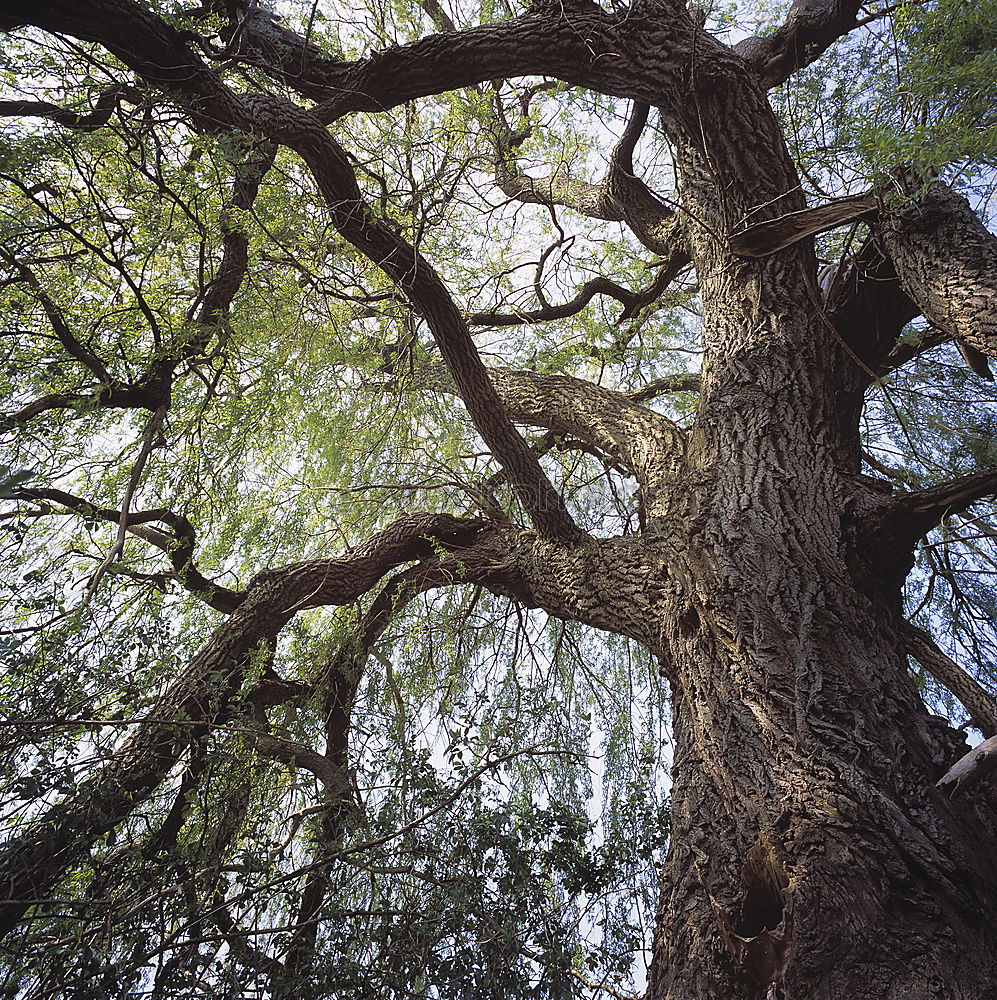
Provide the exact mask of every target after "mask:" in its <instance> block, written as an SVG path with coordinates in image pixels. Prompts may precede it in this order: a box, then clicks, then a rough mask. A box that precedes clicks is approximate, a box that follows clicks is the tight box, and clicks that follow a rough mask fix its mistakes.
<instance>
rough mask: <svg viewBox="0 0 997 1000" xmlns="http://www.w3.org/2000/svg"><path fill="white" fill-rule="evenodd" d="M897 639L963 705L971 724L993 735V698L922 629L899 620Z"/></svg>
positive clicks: (996, 721) (996, 729) (996, 706)
mask: <svg viewBox="0 0 997 1000" xmlns="http://www.w3.org/2000/svg"><path fill="white" fill-rule="evenodd" d="M900 638H901V639H902V640H903V642H904V645H905V646H906V648H907V652H908V653H909V654H910V655H911V656H913V657H914V659H915V660H917V662H918V663H920V664H921V666H923V667H924V668H925V670H927V671H928V673H930V674H931V676H932V677H934V678H935V680H936V681H938V683H939V684H941V685H943V686H944V687H946V688H948V689H949V691H951V692H952V693H953V694H954V695H955V696H956V697H957V698H958V699H959V701H961V702H962V703H963V705H965V706H966V710H967V711H968V712H969V716H970V720H971V721H972V723H973V725H974V726H975V727H976V728H977V729H979V731H980V732H981V733H983V735H984V736H986V737H990V736H994V735H997V700H995V699H994V697H993V695H991V694H988V693H987V691H986V690H985V689H984V687H983V686H982V685H981V684H979V683H977V682H976V681H975V680H973V678H972V677H970V676H969V674H967V673H966V671H965V670H963V669H962V667H960V666H959V664H958V663H956V662H955V660H953V659H952V658H951V657H949V656H946V655H945V654H944V653H943V652H942V651H941V650H940V649H939V648H938V646H937V645H935V642H934V640H933V639H932V638H931V636H930V635H928V633H927V632H925V631H924V630H923V629H919V628H918V627H917V626H916V625H911V624H910V623H908V622H902V623H901V625H900Z"/></svg>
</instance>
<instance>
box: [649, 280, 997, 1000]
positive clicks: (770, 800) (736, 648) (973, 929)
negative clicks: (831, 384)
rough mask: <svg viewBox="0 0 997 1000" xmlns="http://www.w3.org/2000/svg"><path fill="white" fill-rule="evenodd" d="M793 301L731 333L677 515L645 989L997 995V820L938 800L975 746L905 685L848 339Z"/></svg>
mask: <svg viewBox="0 0 997 1000" xmlns="http://www.w3.org/2000/svg"><path fill="white" fill-rule="evenodd" d="M724 274H725V276H726V277H725V279H724V280H727V281H728V283H729V284H730V286H731V287H734V286H736V284H737V278H736V273H735V272H733V271H731V270H730V269H728V270H726V271H725V272H724ZM771 278H772V275H771V274H769V275H768V276H766V275H764V274H760V275H758V276H757V280H758V281H759V282H760V283H764V282H766V280H771ZM783 278H784V281H783V283H782V285H781V286H779V287H783V288H785V287H786V273H785V269H784V274H783ZM769 287H776V286H775V285H774V284H770V285H769ZM790 287H791V284H790ZM768 298H769V301H770V303H771V302H772V299H773V296H772V294H769V295H768ZM773 306H774V308H773V310H772V311H773V312H775V313H776V314H779V313H781V319H780V321H779V322H778V323H776V324H775V325H774V326H773V327H772V328H771V329H770V330H768V332H767V333H766V334H765V335H764V337H757V338H751V337H742V338H740V340H736V339H734V338H732V337H731V336H729V334H725V333H724V332H723V330H721V329H720V327H722V326H723V323H721V322H718V323H717V330H718V333H717V341H716V342H717V344H718V349H723V350H724V351H725V352H726V358H725V363H724V365H723V366H722V369H721V370H722V371H723V373H724V382H723V384H722V385H721V386H719V388H718V385H717V381H716V380H714V382H713V386H712V388H711V387H710V385H709V380H707V381H708V385H707V388H706V390H705V394H704V404H703V410H702V411H701V414H700V418H701V423H703V424H704V425H705V426H706V427H707V428H708V430H707V432H706V434H705V435H704V436H703V438H701V439H699V441H698V443H697V448H696V449H695V450H694V451H693V452H692V453H691V455H690V462H691V463H695V464H697V465H698V467H699V473H698V475H697V474H696V473H694V472H692V471H691V472H690V474H689V476H688V477H687V478H686V479H685V481H684V484H683V487H682V488H681V489H676V490H675V492H674V494H673V496H672V497H670V498H669V501H668V503H664V502H663V503H662V504H661V507H660V508H659V513H660V514H661V520H662V523H663V524H671V525H684V526H685V527H684V529H681V530H682V534H681V537H673V538H671V539H670V543H669V548H670V551H671V553H672V555H671V557H670V559H669V562H668V581H669V592H670V595H671V596H670V607H669V611H668V614H667V616H666V620H665V622H664V627H663V642H662V644H663V646H664V647H665V648H666V649H667V650H668V652H669V655H670V660H671V663H670V673H671V678H672V692H673V719H674V739H675V757H674V768H673V782H674V783H673V790H672V827H671V829H672V840H671V848H670V853H669V857H668V860H667V864H666V869H665V873H664V878H663V885H662V894H661V903H660V910H659V914H658V925H657V931H656V935H655V940H654V951H653V964H652V970H651V977H650V984H649V988H648V994H647V996H648V998H649V1000H693V998H696V1000H699V998H703V1000H707V998H709V1000H713V998H719V997H723V998H725V1000H733V998H737V1000H740V998H743V1000H763V998H768V997H789V998H792V1000H809V998H815V1000H816V998H822V1000H830V998H842V1000H844V998H847V1000H863V998H869V1000H884V998H897V1000H900V998H904V1000H910V998H929V997H930V998H933V1000H934V998H946V1000H949V998H951V1000H955V998H960V1000H970V998H977V1000H978V998H980V997H984V996H987V995H991V994H990V991H991V990H992V989H993V983H994V982H997V933H995V929H994V927H993V925H992V923H991V922H990V921H989V920H987V919H985V915H989V914H993V913H994V912H995V906H997V899H995V887H997V870H995V865H994V858H995V857H997V851H995V848H997V844H995V838H994V833H993V813H992V811H991V809H990V806H989V804H988V803H986V802H984V801H983V800H982V799H972V798H971V797H964V798H961V799H960V800H959V801H957V802H950V801H949V799H948V798H947V796H946V795H945V794H943V793H942V792H941V791H939V790H938V789H937V788H936V787H935V782H936V781H937V779H938V778H939V777H940V776H941V775H942V774H943V773H944V772H945V770H946V768H947V767H948V766H949V764H951V763H952V761H953V760H954V759H955V758H956V757H957V756H958V753H959V743H960V742H961V740H960V735H959V734H956V733H954V732H953V731H952V730H950V729H948V727H947V726H946V725H945V724H944V723H943V722H942V721H941V720H938V719H935V718H933V717H931V716H929V715H928V714H927V712H926V710H925V708H924V705H923V703H922V701H921V699H920V697H919V695H918V693H917V691H916V689H915V687H914V685H913V682H912V681H911V679H910V677H909V676H908V674H907V672H906V669H905V662H906V661H905V657H904V656H903V655H902V654H901V652H900V650H901V649H902V643H901V641H900V640H899V639H898V637H897V634H896V631H895V629H896V622H897V616H898V613H899V607H900V600H899V597H900V595H899V582H900V579H901V578H902V577H901V576H900V575H891V573H889V572H887V569H886V568H885V567H887V566H888V565H889V564H888V563H887V561H886V560H882V561H880V560H879V559H878V555H877V553H876V552H875V550H874V548H872V545H873V544H874V543H873V542H871V541H870V540H869V539H868V537H867V536H866V534H865V533H864V532H863V531H862V530H861V528H860V525H861V523H862V513H863V511H865V510H867V509H869V508H870V506H871V505H872V504H874V503H875V498H874V497H872V496H871V495H869V494H868V493H866V492H865V491H866V490H867V487H865V486H864V485H863V483H862V477H859V476H856V475H854V474H852V473H849V472H841V471H839V470H840V469H841V466H842V462H841V456H842V454H843V453H844V452H846V451H847V448H844V447H843V445H842V442H841V441H836V440H835V439H834V435H833V434H830V433H828V428H832V427H834V426H836V425H837V426H841V421H840V420H839V421H837V422H835V421H833V420H828V418H827V414H826V413H825V414H822V413H821V410H822V409H824V407H825V406H828V405H830V404H829V403H827V402H826V401H827V399H828V395H829V394H828V392H827V390H826V387H824V386H822V385H821V382H822V380H823V375H822V373H823V372H827V371H830V370H833V368H834V366H835V365H840V364H842V363H844V362H843V360H842V358H841V357H840V356H839V357H834V355H836V354H837V353H838V350H839V347H838V344H837V342H836V341H835V340H834V339H833V338H830V337H828V335H827V334H826V332H823V331H822V329H821V326H820V324H819V323H817V322H813V321H811V320H809V319H808V318H807V313H806V310H802V311H801V310H797V313H796V315H795V316H794V315H793V314H792V313H791V312H790V311H782V310H779V309H778V306H777V305H776V304H774V303H773ZM729 318H730V317H728V319H729ZM808 324H810V329H806V327H807V325H808ZM733 327H734V323H733V320H731V322H730V323H728V329H733ZM821 344H823V346H820V345H821ZM821 353H823V354H824V356H823V357H821V356H820V355H821ZM738 373H740V378H739V377H738ZM779 387H783V388H786V387H792V392H788V391H786V392H782V393H780V392H778V391H777V389H778V388H779ZM822 400H823V401H822ZM690 483H693V484H694V488H693V489H691V490H690V489H689V484H690ZM669 508H670V509H669ZM887 554H889V553H887ZM894 555H895V553H894ZM904 569H906V565H905V566H904Z"/></svg>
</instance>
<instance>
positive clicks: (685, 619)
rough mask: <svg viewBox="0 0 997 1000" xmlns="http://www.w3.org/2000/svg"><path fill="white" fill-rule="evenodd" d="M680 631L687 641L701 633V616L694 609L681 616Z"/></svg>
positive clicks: (689, 609) (687, 610) (688, 609)
mask: <svg viewBox="0 0 997 1000" xmlns="http://www.w3.org/2000/svg"><path fill="white" fill-rule="evenodd" d="M679 631H680V632H681V633H682V635H683V636H685V638H686V639H691V638H692V637H693V636H694V635H695V634H696V633H697V632H698V631H699V615H698V614H697V613H696V609H695V608H693V607H689V608H687V609H686V610H685V611H684V612H683V613H682V614H681V615H679Z"/></svg>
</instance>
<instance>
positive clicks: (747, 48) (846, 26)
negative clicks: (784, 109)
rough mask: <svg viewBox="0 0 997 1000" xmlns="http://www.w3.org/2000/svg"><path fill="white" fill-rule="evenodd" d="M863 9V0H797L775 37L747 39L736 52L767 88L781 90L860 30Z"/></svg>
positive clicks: (736, 47)
mask: <svg viewBox="0 0 997 1000" xmlns="http://www.w3.org/2000/svg"><path fill="white" fill-rule="evenodd" d="M861 6H862V4H861V2H860V0H796V2H795V3H793V5H792V6H791V7H790V8H789V13H788V15H787V17H786V20H785V22H784V23H783V24H782V25H781V26H780V27H778V28H776V30H775V31H774V32H773V33H772V34H771V35H766V36H757V35H756V36H755V37H753V38H745V39H744V40H743V41H741V42H738V43H737V45H735V46H734V51H735V52H737V54H738V55H740V56H741V57H742V58H743V59H745V60H746V61H747V62H748V63H749V65H750V66H751V67H752V69H754V71H755V73H757V75H758V80H759V83H761V85H762V86H763V87H764V88H765V89H769V88H771V87H777V86H778V85H779V84H780V83H785V81H786V80H788V79H789V77H790V76H791V75H792V74H793V73H794V72H796V70H798V69H801V68H802V67H804V66H809V65H810V63H812V62H814V61H815V60H817V59H819V58H820V56H821V55H823V54H824V52H825V51H827V49H828V48H830V46H831V45H833V44H834V43H835V42H836V41H837V40H838V39H839V38H841V37H842V36H843V35H846V34H848V32H849V31H852V30H853V29H854V28H857V27H858V26H859V24H860V22H859V21H858V20H857V17H858V12H859V9H860V8H861Z"/></svg>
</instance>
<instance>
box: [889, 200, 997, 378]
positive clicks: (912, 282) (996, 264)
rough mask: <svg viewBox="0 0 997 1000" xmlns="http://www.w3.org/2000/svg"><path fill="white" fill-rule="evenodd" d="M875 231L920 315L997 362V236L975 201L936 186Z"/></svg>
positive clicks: (963, 345) (890, 212)
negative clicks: (972, 205) (981, 217)
mask: <svg viewBox="0 0 997 1000" xmlns="http://www.w3.org/2000/svg"><path fill="white" fill-rule="evenodd" d="M874 228H875V230H876V232H877V234H878V236H879V238H880V240H881V241H882V244H883V246H884V248H885V249H886V252H887V253H888V254H889V255H890V258H891V260H892V261H893V266H894V267H895V268H896V272H897V274H898V275H899V278H900V283H901V285H902V286H903V288H904V291H905V292H906V293H907V294H908V295H909V296H910V297H911V299H913V301H914V302H915V303H916V304H917V307H918V309H919V310H920V312H921V313H922V314H923V315H924V316H925V317H926V318H927V319H928V320H930V321H931V322H932V323H933V324H934V325H935V326H937V327H939V328H940V329H942V330H944V331H945V332H946V333H948V334H949V335H950V336H952V337H954V338H955V339H956V341H957V342H958V343H959V344H960V345H962V347H963V348H969V349H971V350H972V351H975V352H979V353H981V354H984V355H987V356H988V357H992V358H997V311H995V310H994V302H997V237H995V236H994V235H993V234H992V233H990V232H989V231H988V230H987V229H986V227H985V226H984V225H983V224H982V223H981V222H980V220H979V219H978V218H977V217H976V213H975V212H973V210H972V208H970V205H969V202H967V201H966V199H965V198H962V197H961V196H959V195H957V194H956V193H955V192H954V191H952V190H951V189H950V188H948V187H946V186H945V185H943V184H940V183H935V184H932V185H931V187H930V188H929V189H928V190H927V191H926V192H925V193H924V194H923V195H922V196H921V197H920V198H919V199H918V200H917V201H916V202H914V203H913V204H910V205H908V206H905V207H903V208H901V209H900V210H899V211H888V212H882V213H881V214H880V217H879V222H878V223H877V224H876V226H875V227H874ZM971 358H972V355H971ZM984 377H986V376H984Z"/></svg>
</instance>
